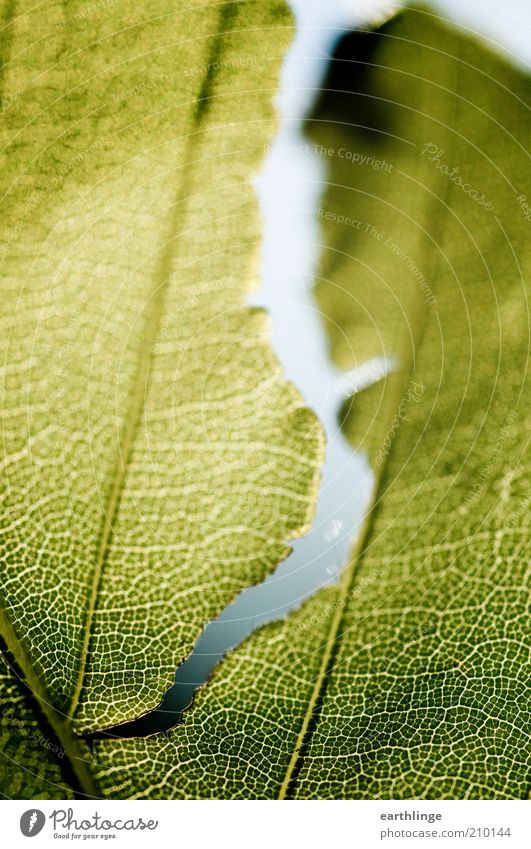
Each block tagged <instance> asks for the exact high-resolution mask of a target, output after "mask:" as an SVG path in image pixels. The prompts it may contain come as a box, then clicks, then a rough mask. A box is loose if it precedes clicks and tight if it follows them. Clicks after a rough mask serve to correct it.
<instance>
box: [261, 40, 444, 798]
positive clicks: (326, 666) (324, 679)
mask: <svg viewBox="0 0 531 849" xmlns="http://www.w3.org/2000/svg"><path fill="white" fill-rule="evenodd" d="M454 58H455V60H456V63H457V64H456V66H455V67H456V72H455V79H454V80H453V82H454V87H453V88H452V89H447V90H449V91H451V93H452V95H454V97H453V99H452V109H451V110H450V111H449V120H448V122H446V127H448V128H453V127H454V126H455V123H456V115H457V110H458V106H459V101H458V98H457V97H455V94H456V92H457V91H458V87H457V79H458V76H459V67H460V66H459V62H460V50H459V49H458V50H457V51H456V54H455V57H454ZM430 83H431V81H430ZM450 113H454V114H453V115H452V114H450ZM448 138H449V140H450V146H449V148H448V149H449V150H451V147H452V142H453V139H454V131H453V130H452V129H449V132H448ZM434 181H435V183H441V184H442V185H443V191H442V197H440V198H439V196H437V195H436V194H435V193H434V194H433V201H432V203H429V204H427V206H426V219H427V220H430V218H431V214H430V213H431V210H432V207H433V208H434V209H438V208H439V206H440V204H441V203H442V204H443V205H446V202H447V198H448V195H449V193H450V191H451V189H452V186H453V184H451V181H449V180H446V179H444V177H443V175H438V174H437V173H434ZM443 241H444V232H442V234H441V238H440V242H441V243H442V242H443ZM437 261H438V258H437V254H436V255H435V261H434V266H436V265H437ZM432 279H434V275H432ZM426 312H427V304H426V303H425V302H424V301H421V300H419V308H418V310H417V321H416V322H415V327H416V336H415V346H414V347H415V349H418V346H419V344H420V342H421V340H422V336H423V334H424V330H425V321H424V320H423V318H424V316H425V315H426ZM402 357H405V353H402ZM399 361H400V357H399ZM404 365H405V367H401V368H400V372H399V373H400V374H402V375H404V379H403V380H402V381H400V380H398V379H397V380H394V381H393V384H394V389H393V391H392V392H391V393H390V395H389V398H390V401H389V402H388V406H387V409H388V410H390V411H391V412H390V417H392V416H393V415H394V410H395V407H396V406H397V405H398V404H399V403H400V399H401V397H402V395H403V393H404V389H405V387H406V386H407V382H408V381H409V379H410V376H411V374H412V370H413V365H414V362H413V358H412V357H411V356H409V357H405V359H404ZM390 379H391V380H393V375H391V377H390ZM387 427H388V420H385V419H382V421H381V424H380V427H379V428H378V439H377V440H376V444H377V445H378V444H381V441H382V439H381V437H383V436H384V435H385V433H386V432H387ZM392 451H393V448H391V451H390V452H389V454H388V455H386V457H385V461H384V462H383V463H382V464H381V465H379V466H378V474H376V475H375V481H374V486H373V492H372V496H371V499H370V502H369V505H368V508H367V512H366V514H365V518H364V520H363V524H362V526H361V528H360V532H359V536H358V539H357V541H356V544H355V546H354V548H353V550H352V552H351V554H350V557H349V565H348V566H347V567H346V568H345V570H344V573H343V577H342V580H341V585H340V591H339V598H338V604H337V608H336V609H335V611H334V616H333V618H332V620H331V622H330V627H329V629H328V634H327V635H326V642H325V649H324V652H323V657H322V659H321V664H320V667H319V672H318V674H317V678H316V680H315V684H314V687H313V690H312V693H311V696H310V699H309V701H308V705H307V707H306V712H305V715H304V719H303V722H302V724H301V727H300V729H299V733H298V735H297V739H296V741H295V745H294V747H293V752H292V755H291V758H290V761H289V763H288V767H287V769H286V773H285V775H284V778H283V780H282V784H281V785H280V789H279V793H278V797H277V798H278V799H279V800H285V799H289V798H293V795H294V790H295V787H296V784H297V779H298V775H299V772H300V768H301V766H302V763H303V760H304V757H305V753H306V751H307V749H308V747H309V744H310V740H311V735H312V733H313V729H311V723H312V721H314V720H315V717H316V708H317V705H318V702H319V700H320V698H321V697H322V696H323V693H324V692H325V690H326V687H327V684H328V679H329V677H330V674H331V672H332V670H333V666H334V648H335V645H336V642H337V639H338V637H339V635H340V629H341V623H342V621H343V618H344V613H345V608H346V605H347V599H348V596H349V594H350V592H351V588H352V585H353V583H354V581H355V579H356V576H357V573H358V570H359V567H361V565H362V563H363V559H362V553H363V549H364V547H365V544H366V541H367V540H368V538H369V536H370V533H371V529H372V525H373V521H374V515H375V510H376V507H377V504H378V501H379V497H380V491H381V485H382V482H383V479H384V476H385V471H386V468H387V465H388V462H389V456H390V455H391V453H392Z"/></svg>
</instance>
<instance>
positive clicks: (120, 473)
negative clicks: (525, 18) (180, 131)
mask: <svg viewBox="0 0 531 849" xmlns="http://www.w3.org/2000/svg"><path fill="white" fill-rule="evenodd" d="M229 7H230V2H229V0H225V2H223V3H222V5H221V6H220V9H219V12H218V24H217V28H216V31H215V32H214V33H213V34H212V35H211V36H208V38H210V39H212V44H211V49H210V52H209V56H208V61H207V62H206V68H207V71H206V73H205V76H204V77H203V80H202V83H201V87H200V90H199V95H198V98H197V100H196V109H195V114H194V120H193V126H192V128H191V130H190V133H189V135H188V140H187V144H186V149H185V153H184V163H185V165H186V163H187V162H188V161H190V160H193V150H194V148H195V146H196V145H197V143H198V139H199V138H200V134H199V133H198V130H199V128H200V125H201V122H202V119H203V118H204V116H205V114H206V113H207V111H208V105H209V97H210V91H211V87H212V83H213V80H214V78H215V76H216V66H217V63H218V62H219V60H220V57H221V53H222V51H221V44H222V40H223V35H224V33H225V23H226V20H227V11H228V9H229ZM191 174H193V169H186V167H185V170H184V174H183V177H182V180H181V181H180V185H179V188H178V190H177V193H176V196H175V200H174V201H173V204H172V208H171V213H170V222H169V226H168V237H167V238H166V240H165V242H164V244H163V248H162V251H161V254H160V258H159V262H158V268H157V270H156V272H155V275H154V287H153V293H152V297H151V301H152V303H151V308H150V311H149V314H148V316H147V318H146V322H145V326H144V333H143V345H142V350H141V352H140V359H139V363H138V368H137V370H136V374H135V377H134V379H133V386H132V391H131V395H130V403H129V408H128V411H127V414H126V418H125V424H124V428H123V435H122V439H121V440H120V442H119V454H118V458H117V461H116V465H115V468H114V473H113V476H112V484H111V488H110V493H109V497H108V500H107V503H106V506H105V508H104V517H103V527H102V532H101V536H100V540H99V544H98V550H97V556H96V563H95V567H94V574H93V580H92V584H91V588H90V594H89V601H88V611H87V618H86V622H85V629H84V634H83V646H82V649H81V654H80V669H79V675H78V679H77V681H76V686H75V689H74V693H73V696H72V701H71V703H70V708H69V710H68V718H69V719H70V720H73V718H74V716H75V713H76V710H77V707H78V705H79V700H80V698H81V694H82V692H83V685H84V681H85V673H86V667H87V661H88V657H89V647H90V637H91V633H92V622H93V619H94V613H95V610H96V603H97V599H98V593H99V587H100V583H101V578H102V573H103V569H104V566H105V561H106V558H107V553H108V551H109V546H110V544H111V541H112V537H113V531H114V523H115V519H116V517H117V515H118V511H119V508H120V501H121V496H122V493H123V488H124V484H125V481H126V477H127V470H128V465H129V461H130V458H131V452H132V449H133V445H134V442H135V436H136V433H137V430H138V426H139V423H140V419H141V416H142V411H143V409H144V402H145V399H146V396H147V393H148V387H149V369H150V364H151V354H152V350H153V345H154V342H155V339H156V337H157V334H158V331H159V328H160V323H161V319H162V316H163V313H164V302H165V295H166V291H167V288H168V281H169V278H170V276H171V269H172V261H173V258H174V255H175V240H176V237H177V235H178V233H179V230H180V226H179V224H180V221H181V219H182V218H184V217H185V216H186V210H187V200H188V198H189V192H188V185H189V183H190V180H191Z"/></svg>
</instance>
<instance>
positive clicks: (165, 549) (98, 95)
mask: <svg viewBox="0 0 531 849" xmlns="http://www.w3.org/2000/svg"><path fill="white" fill-rule="evenodd" d="M5 14H6V21H5V27H4V30H3V40H2V44H3V53H2V56H3V62H4V67H3V71H2V77H1V91H2V104H3V118H4V126H3V130H2V135H3V137H2V172H1V173H2V216H1V221H0V227H1V228H2V243H3V245H4V252H3V256H2V259H1V273H2V303H1V305H0V322H1V328H2V330H1V334H0V338H1V341H0V346H1V363H2V415H3V433H2V460H1V462H2V473H3V481H4V486H3V490H4V491H3V497H2V504H3V506H2V525H1V531H0V561H1V564H2V573H1V588H2V590H1V592H2V609H3V613H2V627H1V632H2V635H3V636H4V638H5V640H6V642H7V645H8V649H9V652H10V654H11V655H12V656H14V658H15V659H16V662H17V664H18V666H19V667H20V669H21V671H22V674H23V675H24V677H25V679H26V684H27V686H29V688H31V690H32V691H33V692H34V695H35V698H36V700H37V701H38V702H39V704H40V707H41V709H42V710H43V711H44V712H45V713H46V717H47V721H48V723H50V724H51V726H52V727H53V729H54V732H55V734H56V735H57V737H58V738H59V740H60V743H61V745H62V746H63V747H64V749H65V750H66V751H67V753H68V757H69V758H70V760H71V761H73V766H74V768H75V769H76V771H77V773H78V779H79V781H80V783H81V785H82V788H83V789H84V791H85V792H86V793H91V794H97V793H98V792H99V791H98V789H97V787H96V785H95V784H94V781H93V777H92V776H91V774H90V773H91V763H92V759H91V757H90V755H89V753H88V750H87V749H86V747H85V746H84V744H83V743H82V741H81V740H80V739H78V737H77V736H76V735H82V734H85V733H88V732H92V731H94V730H97V729H101V728H105V727H108V726H110V725H114V724H115V723H120V722H124V721H126V720H130V719H134V718H136V717H137V716H139V715H140V714H142V713H144V712H146V711H149V710H150V709H152V708H153V707H155V706H156V705H157V703H158V702H159V701H160V699H161V697H162V695H163V693H164V691H165V690H166V689H167V688H168V687H169V686H170V684H171V683H172V681H173V677H174V674H175V668H176V666H177V665H178V664H179V663H180V662H181V661H182V660H183V659H184V658H185V657H186V656H187V655H188V654H189V653H190V651H191V650H192V647H193V645H194V644H195V642H196V640H197V638H198V636H199V635H200V633H201V631H202V629H203V628H204V625H205V624H206V623H207V622H208V621H209V620H211V619H212V618H214V617H215V616H217V615H218V613H219V612H220V611H221V610H222V609H223V608H224V607H225V606H226V605H227V604H228V603H229V602H230V601H231V600H232V599H233V598H234V597H235V596H236V595H237V594H238V593H239V592H240V591H241V589H243V588H244V587H246V586H248V585H250V584H254V583H257V582H260V581H261V580H263V578H264V577H265V576H266V575H267V574H268V573H269V572H270V571H272V570H273V569H274V568H275V566H276V564H277V563H278V562H279V561H281V560H282V559H283V558H284V557H285V556H286V555H287V553H288V552H289V547H288V546H287V543H286V540H289V539H293V538H295V537H296V536H298V535H300V534H301V533H303V531H304V530H305V529H306V528H307V527H308V525H309V522H310V519H311V515H312V510H313V502H314V500H315V492H316V489H317V483H318V474H319V466H320V462H321V459H322V453H323V437H322V433H321V429H320V425H319V423H318V422H317V420H316V418H315V416H314V415H313V413H311V412H310V411H309V410H307V409H305V408H303V407H302V406H301V399H300V397H299V396H298V394H297V393H296V391H295V390H294V388H293V387H292V386H291V385H289V384H288V383H287V382H286V381H285V380H284V379H283V377H282V374H281V369H280V366H279V363H278V362H277V361H276V359H275V357H274V355H273V352H272V349H271V347H270V345H269V343H268V326H267V319H266V316H265V314H264V313H263V311H261V310H257V309H250V308H248V307H247V306H245V298H246V295H247V292H248V290H249V289H250V288H251V287H252V286H253V285H254V284H255V282H256V277H257V272H256V257H257V253H258V250H259V246H260V222H259V219H258V215H257V201H256V198H255V193H254V190H253V189H252V186H251V177H252V175H253V174H254V172H255V171H256V170H257V169H258V167H259V165H260V163H261V161H262V159H263V157H264V155H265V151H266V148H267V145H268V144H269V141H270V139H271V137H272V134H273V132H274V128H275V124H276V119H275V115H274V111H273V107H272V102H273V96H274V94H275V91H276V87H277V86H276V81H277V77H278V72H279V67H280V63H281V59H282V55H283V51H284V48H285V46H286V44H287V41H288V39H289V38H290V37H291V33H292V26H291V20H290V17H289V14H288V13H287V9H286V6H285V4H284V3H282V2H274V0H271V2H263V0H261V2H223V3H218V4H212V3H207V2H206V0H202V1H201V2H195V3H193V4H189V3H185V2H177V3H175V2H171V3H170V2H167V0H158V2H151V3H149V4H145V3H141V4H135V6H134V8H132V7H131V6H130V4H126V3H122V2H118V3H112V4H111V5H110V6H107V5H105V7H103V6H102V7H101V8H100V7H99V6H98V4H95V5H93V6H90V7H87V6H86V4H84V3H80V2H67V3H63V4H57V3H48V2H47V3H44V4H41V5H38V6H37V7H35V5H34V4H31V3H29V2H21V3H18V4H17V6H16V9H15V8H14V7H13V5H12V4H11V5H10V4H8V5H7V6H6V13H5ZM7 686H8V690H9V688H11V687H13V686H16V684H15V682H11V681H9V680H8V685H7ZM5 792H6V791H5ZM7 792H9V788H8V790H7Z"/></svg>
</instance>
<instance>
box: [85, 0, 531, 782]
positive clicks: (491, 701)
mask: <svg viewBox="0 0 531 849" xmlns="http://www.w3.org/2000/svg"><path fill="white" fill-rule="evenodd" d="M339 57H340V58H339V59H338V60H337V61H336V62H335V63H334V67H333V69H332V71H331V73H330V76H329V79H328V80H327V81H326V82H325V86H324V87H325V92H324V94H323V98H322V101H321V103H320V104H319V106H318V108H317V109H316V111H315V113H314V115H313V116H312V117H311V119H310V121H309V127H310V132H311V138H312V141H313V142H314V143H316V144H319V145H322V151H321V152H322V156H323V159H324V161H325V163H326V166H327V169H328V182H329V187H328V189H327V191H326V194H325V197H324V199H323V203H322V206H323V215H321V214H319V218H320V219H321V220H322V221H323V240H324V242H325V250H324V253H323V257H322V262H321V268H320V271H319V275H318V280H319V282H318V284H317V292H316V294H317V298H318V301H319V305H320V307H321V310H322V312H323V314H324V318H325V320H326V323H327V326H328V330H329V338H330V346H331V352H332V355H333V357H334V359H335V360H336V361H337V362H338V363H340V364H342V365H343V366H345V367H348V366H351V365H352V364H359V362H360V361H362V360H363V359H364V358H365V357H370V356H374V355H386V356H391V357H395V358H396V359H397V361H398V367H397V369H396V371H395V372H394V373H393V374H392V375H390V376H388V377H387V378H386V379H385V380H382V381H381V382H380V383H379V384H377V385H375V386H374V387H372V388H371V389H369V390H367V391H364V392H361V393H360V394H359V396H356V397H355V398H354V399H353V403H352V408H351V410H350V412H349V414H348V415H349V418H348V422H347V428H348V432H349V433H350V435H351V438H352V440H353V442H354V443H355V444H362V445H363V446H364V447H365V448H366V449H367V450H369V451H370V454H371V457H372V462H373V467H374V470H375V475H376V479H377V486H376V492H375V496H374V503H373V507H372V509H371V511H370V514H369V516H368V517H367V521H366V524H365V528H364V531H363V534H362V538H361V540H360V543H359V546H358V549H357V551H356V552H354V554H353V557H352V562H351V563H350V565H349V566H348V568H347V569H346V570H345V572H344V575H343V580H342V583H341V586H340V587H338V588H337V590H333V589H332V590H328V591H327V593H326V594H325V595H323V596H321V595H320V594H318V595H317V596H316V598H315V599H313V600H311V601H310V602H309V603H307V605H306V606H305V607H303V608H302V609H301V610H300V611H299V612H298V613H297V614H296V615H295V616H292V617H289V618H288V620H287V621H286V622H285V623H282V624H276V625H273V626H271V627H269V628H265V629H263V630H262V631H260V632H258V633H257V634H255V635H253V636H252V637H251V638H250V639H249V640H248V641H247V642H246V643H245V644H244V645H243V646H241V647H240V648H239V649H238V650H237V651H235V652H234V653H233V654H232V655H231V656H230V657H229V658H227V659H226V661H224V662H223V663H222V664H221V665H220V667H219V668H218V670H217V672H216V673H215V674H214V676H213V679H212V680H211V682H209V683H208V684H207V686H206V687H204V688H203V689H202V691H201V692H200V693H199V694H198V696H197V699H196V704H195V705H194V706H193V708H192V709H191V710H190V711H189V713H188V714H187V715H186V719H185V723H184V725H183V726H182V727H179V728H177V729H175V730H174V731H173V732H172V733H171V734H170V736H169V739H167V740H166V739H160V737H157V736H154V737H151V738H148V739H142V740H117V741H101V742H100V743H98V745H97V749H96V755H97V758H98V761H99V776H98V777H99V781H100V785H101V787H102V788H103V789H104V792H105V793H106V794H107V795H110V796H117V797H129V796H132V797H135V798H157V797H162V798H186V797H201V798H203V797H205V798H208V797H213V798H220V797H223V798H225V797H227V798H237V797H243V798H278V797H280V798H285V797H290V798H298V799H307V798H320V799H323V798H369V799H374V798H384V799H389V798H394V799H400V798H429V799H433V798H489V799H490V798H492V799H494V798H522V797H524V796H525V795H526V794H527V777H528V763H529V754H530V751H529V740H530V737H529V733H528V732H529V723H528V716H529V714H528V705H529V687H528V681H529V674H528V669H526V662H527V661H528V656H529V652H528V640H527V639H526V633H527V632H526V628H527V624H528V622H529V592H528V588H527V587H526V585H525V565H526V562H527V561H528V558H529V548H528V540H529V519H528V515H529V509H528V508H529V495H528V493H529V489H528V486H529V484H528V480H529V478H528V472H529V461H528V455H526V454H525V450H526V444H527V443H526V431H527V430H528V428H529V412H528V406H527V405H526V403H525V401H526V395H525V392H526V391H527V392H528V390H529V381H528V377H527V370H526V363H527V357H528V338H529V337H528V311H527V295H526V284H527V279H526V278H528V277H529V272H530V266H531V239H530V233H531V230H530V228H531V223H530V221H529V218H530V217H531V215H529V214H528V212H527V209H528V208H527V207H526V206H525V205H524V204H525V203H528V202H529V201H526V200H525V199H522V195H523V194H525V193H526V186H527V184H528V182H529V175H530V163H529V155H528V152H527V147H526V145H527V142H528V127H529V106H530V99H531V98H530V93H531V87H530V82H529V78H528V77H526V76H524V75H523V73H521V72H520V71H518V70H516V69H513V68H512V67H509V66H508V65H507V64H506V63H505V62H504V61H502V60H501V59H500V58H498V57H497V56H495V55H493V54H491V53H489V52H488V51H487V50H486V49H484V48H483V47H482V46H480V45H479V44H477V43H476V42H474V41H471V40H469V39H466V38H463V37H462V36H461V35H458V34H457V33H456V32H455V31H454V30H452V29H450V28H447V27H446V26H444V25H443V24H441V23H440V22H438V21H437V20H436V19H435V18H434V17H433V15H431V14H428V13H426V12H423V11H419V10H411V11H407V12H405V13H404V14H402V15H400V16H399V17H397V18H395V19H393V20H392V21H390V22H389V23H387V24H386V25H385V26H384V27H382V28H381V29H380V30H379V31H377V32H376V33H374V34H355V35H353V36H350V37H349V38H347V39H346V40H345V41H344V42H343V44H342V45H341V46H340V50H339ZM453 169H456V170H455V171H454V170H453ZM490 204H492V206H490ZM326 212H329V213H330V215H329V216H328V217H326V214H325V213H326ZM339 215H341V216H344V219H343V220H345V219H346V218H350V219H351V221H352V220H359V221H360V222H362V223H361V225H360V228H359V229H357V228H356V226H352V223H351V222H346V223H343V224H341V223H338V216H339ZM334 216H335V218H334ZM528 397H529V395H527V398H528Z"/></svg>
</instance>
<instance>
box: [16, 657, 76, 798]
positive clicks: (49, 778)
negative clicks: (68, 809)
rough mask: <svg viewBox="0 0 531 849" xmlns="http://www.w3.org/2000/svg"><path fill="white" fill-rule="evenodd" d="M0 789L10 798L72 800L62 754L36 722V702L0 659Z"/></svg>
mask: <svg viewBox="0 0 531 849" xmlns="http://www.w3.org/2000/svg"><path fill="white" fill-rule="evenodd" d="M0 663H1V667H0V670H1V671H0V692H1V694H2V701H1V707H0V753H1V754H0V788H1V793H2V795H3V796H9V797H10V798H12V799H28V798H30V799H57V798H61V799H71V798H72V797H73V794H72V791H71V789H70V787H69V785H68V783H65V780H64V778H63V776H62V774H61V770H60V768H59V764H63V763H65V751H64V749H63V748H62V747H61V745H60V743H59V742H58V741H57V740H56V739H54V738H53V736H52V737H50V733H49V731H48V730H47V729H46V730H43V728H42V727H41V726H40V725H39V723H38V722H37V720H36V711H35V701H34V699H33V698H32V694H31V692H28V691H27V690H26V689H25V687H24V685H23V683H22V682H20V681H19V680H17V675H16V673H15V672H14V671H13V670H12V669H11V667H10V666H9V664H8V663H7V661H6V660H5V658H4V657H3V655H2V656H1V658H0Z"/></svg>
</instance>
